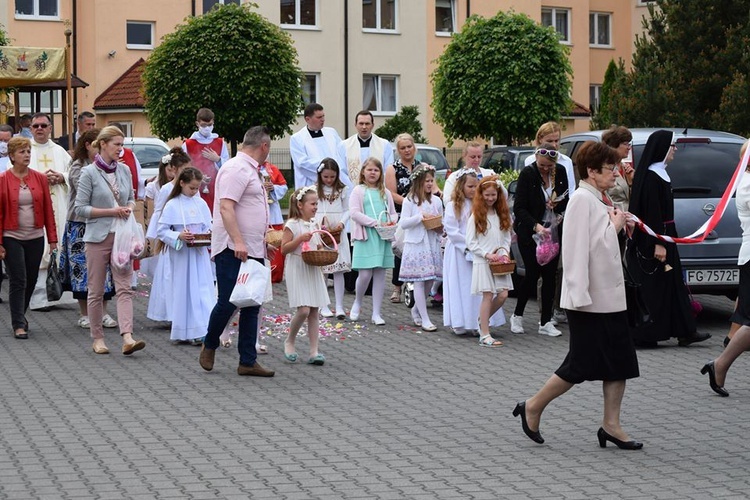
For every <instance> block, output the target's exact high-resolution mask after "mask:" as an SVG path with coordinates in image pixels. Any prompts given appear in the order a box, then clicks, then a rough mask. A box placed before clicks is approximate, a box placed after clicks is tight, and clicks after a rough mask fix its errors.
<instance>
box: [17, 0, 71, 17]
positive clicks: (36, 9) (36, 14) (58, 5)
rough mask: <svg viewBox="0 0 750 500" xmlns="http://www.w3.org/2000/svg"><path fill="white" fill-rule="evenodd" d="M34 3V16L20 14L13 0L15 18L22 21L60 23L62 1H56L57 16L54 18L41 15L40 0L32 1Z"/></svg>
mask: <svg viewBox="0 0 750 500" xmlns="http://www.w3.org/2000/svg"><path fill="white" fill-rule="evenodd" d="M32 1H33V2H34V13H33V14H19V13H18V12H16V9H15V0H13V12H14V13H15V18H16V19H20V20H33V21H59V20H60V0H56V3H57V14H56V15H54V16H42V15H39V0H32Z"/></svg>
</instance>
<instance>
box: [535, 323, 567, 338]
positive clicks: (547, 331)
mask: <svg viewBox="0 0 750 500" xmlns="http://www.w3.org/2000/svg"><path fill="white" fill-rule="evenodd" d="M538 333H539V335H547V336H548V337H559V336H560V335H562V332H561V331H560V330H558V329H557V328H555V325H553V324H552V322H551V321H548V322H546V323H545V324H544V325H539V332H538Z"/></svg>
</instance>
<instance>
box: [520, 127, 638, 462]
mask: <svg viewBox="0 0 750 500" xmlns="http://www.w3.org/2000/svg"><path fill="white" fill-rule="evenodd" d="M619 159H620V155H619V154H618V153H617V151H616V150H615V149H613V148H611V147H609V146H607V145H606V144H603V143H597V142H593V141H589V142H586V143H585V144H584V145H583V146H582V147H581V149H580V150H579V152H578V154H577V156H576V161H577V168H578V173H579V174H580V177H581V182H580V184H579V186H578V189H577V190H576V191H575V193H573V196H572V197H571V198H570V202H569V203H568V207H567V211H566V215H565V221H564V222H563V240H562V246H563V249H564V250H563V285H562V297H561V299H560V305H561V306H562V307H563V308H564V309H566V310H567V313H568V323H569V326H570V348H569V351H568V355H567V356H566V358H565V360H564V361H563V363H562V365H560V367H559V368H558V369H557V371H556V372H555V374H554V375H552V377H550V379H549V380H548V381H547V382H546V383H545V384H544V386H543V387H542V388H541V389H540V390H539V392H538V393H536V394H535V395H534V396H533V397H531V398H530V399H528V400H526V401H524V402H522V403H518V404H517V405H516V407H515V409H514V410H513V415H514V416H519V415H520V416H521V425H522V428H523V431H524V433H525V434H526V435H527V436H528V437H529V438H531V439H532V440H533V441H536V442H537V443H543V442H544V439H543V438H542V436H541V434H540V433H539V421H540V419H541V416H542V412H543V411H544V409H545V408H546V407H547V405H548V404H549V403H550V402H552V400H554V399H555V398H557V397H558V396H561V395H563V394H564V393H565V392H567V391H568V390H570V389H571V388H572V387H573V386H574V385H575V384H579V383H581V382H584V381H586V380H601V381H603V386H604V387H603V388H604V418H603V420H602V425H601V427H599V431H598V432H597V438H598V440H599V446H601V447H602V448H604V447H606V446H607V441H610V442H612V443H614V444H615V445H616V446H617V447H618V448H622V449H629V450H638V449H641V448H642V447H643V444H642V443H639V442H638V441H634V440H631V439H630V438H629V437H628V435H627V433H626V432H625V431H624V430H623V429H622V426H621V425H620V405H621V403H622V397H623V394H624V393H625V381H626V379H629V378H635V377H638V375H639V372H638V359H637V357H636V353H635V347H634V346H633V341H632V340H631V338H630V333H629V332H628V320H627V313H626V309H627V306H626V302H625V284H624V280H623V273H622V264H621V262H622V261H621V257H620V246H619V244H618V241H617V235H618V233H619V232H620V231H621V230H622V229H623V228H624V227H625V212H623V211H621V210H619V209H618V208H615V207H614V206H613V204H612V201H611V199H609V197H608V196H607V195H606V194H605V193H606V191H607V190H608V189H610V188H612V186H613V185H614V183H615V177H616V176H617V175H618V174H617V171H616V164H617V162H618V161H619Z"/></svg>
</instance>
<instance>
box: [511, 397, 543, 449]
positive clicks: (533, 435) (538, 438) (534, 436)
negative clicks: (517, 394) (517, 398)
mask: <svg viewBox="0 0 750 500" xmlns="http://www.w3.org/2000/svg"><path fill="white" fill-rule="evenodd" d="M519 415H521V427H522V428H523V432H524V434H526V435H527V436H529V439H531V440H532V441H534V442H535V443H539V444H542V443H544V438H543V437H542V435H541V434H539V431H532V430H531V429H529V424H527V423H526V401H524V402H523V403H517V404H516V407H515V408H514V409H513V416H514V417H517V416H519Z"/></svg>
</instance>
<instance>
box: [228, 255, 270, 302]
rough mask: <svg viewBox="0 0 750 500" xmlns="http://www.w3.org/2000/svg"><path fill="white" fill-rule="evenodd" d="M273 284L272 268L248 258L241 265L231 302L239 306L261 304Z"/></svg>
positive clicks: (230, 298)
mask: <svg viewBox="0 0 750 500" xmlns="http://www.w3.org/2000/svg"><path fill="white" fill-rule="evenodd" d="M270 286H271V270H270V269H269V268H267V267H266V266H264V265H263V264H261V263H260V262H258V261H257V260H253V259H247V260H246V261H245V262H243V263H242V264H241V265H240V270H239V272H238V273H237V281H236V283H235V284H234V290H232V295H231V296H230V297H229V302H231V303H232V304H234V305H235V306H237V307H239V308H240V309H241V308H243V307H253V306H260V305H263V303H264V302H265V301H266V297H267V296H268V288H269V287H270Z"/></svg>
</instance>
